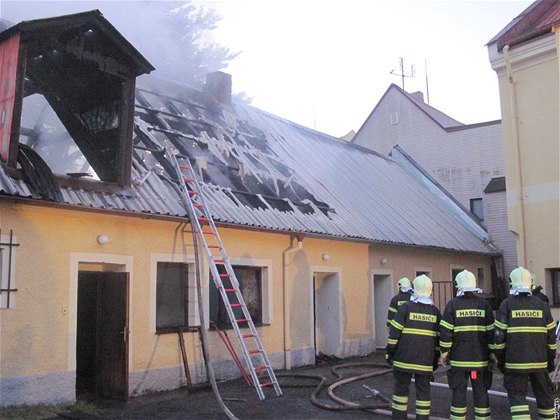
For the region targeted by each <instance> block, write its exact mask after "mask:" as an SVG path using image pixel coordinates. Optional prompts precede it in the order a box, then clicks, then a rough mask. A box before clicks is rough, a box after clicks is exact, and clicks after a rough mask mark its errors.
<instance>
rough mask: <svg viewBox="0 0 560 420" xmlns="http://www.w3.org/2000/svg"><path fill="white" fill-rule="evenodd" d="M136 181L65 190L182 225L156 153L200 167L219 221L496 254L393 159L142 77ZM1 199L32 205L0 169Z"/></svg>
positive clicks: (80, 202) (68, 195) (69, 199)
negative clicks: (114, 187)
mask: <svg viewBox="0 0 560 420" xmlns="http://www.w3.org/2000/svg"><path fill="white" fill-rule="evenodd" d="M137 86H138V94H137V117H136V129H135V133H136V136H135V139H134V144H135V152H134V156H133V174H132V179H133V180H135V181H134V182H133V184H132V186H131V188H130V189H129V190H128V191H127V192H126V193H124V192H123V193H118V192H117V193H115V192H103V191H91V190H90V189H87V190H86V189H78V188H73V187H69V186H63V187H61V190H62V195H63V198H64V202H65V203H67V204H70V205H74V206H83V207H91V208H95V209H105V210H122V211H126V212H130V213H136V214H142V213H146V214H153V215H170V216H179V217H183V216H185V215H186V211H185V209H184V208H183V205H182V204H181V201H180V198H179V196H178V194H177V191H176V187H175V186H174V184H173V182H172V181H171V179H170V175H168V174H167V173H166V171H165V170H164V168H163V166H162V164H161V162H158V160H157V157H158V156H157V155H158V152H157V150H158V149H159V150H161V149H162V148H164V147H165V148H175V149H177V150H179V152H180V153H182V154H184V155H189V156H190V157H191V158H192V160H193V161H196V167H197V169H198V170H199V171H200V173H202V174H203V177H204V179H203V192H204V194H205V197H206V198H207V201H208V204H209V206H210V207H211V211H212V214H213V216H214V218H215V219H216V221H217V222H222V223H227V224H234V225H239V226H250V227H256V228H260V229H267V230H277V231H292V232H302V233H308V234H316V235H325V236H331V237H338V238H344V239H355V240H364V241H372V242H386V243H394V244H405V245H412V246H422V247H435V248H444V249H449V250H458V251H466V252H475V253H486V254H495V253H496V250H495V249H494V248H493V247H492V246H490V245H489V244H488V243H487V242H486V241H485V240H484V238H482V237H481V236H480V235H476V234H475V233H474V232H476V230H475V231H473V230H472V226H471V227H470V228H469V226H467V224H466V223H465V221H464V219H463V220H461V219H460V218H458V217H457V216H456V215H454V214H453V213H452V212H449V211H448V209H446V207H445V206H444V205H442V203H441V201H440V200H439V199H438V197H437V196H436V195H434V194H432V193H431V192H430V191H429V189H427V188H426V187H425V186H423V185H422V184H421V183H419V182H417V181H416V180H414V179H413V177H411V176H410V175H409V174H408V173H407V172H406V171H405V170H403V168H402V167H401V166H400V165H399V163H397V162H396V161H395V160H393V159H392V158H389V157H383V156H381V155H378V154H376V153H374V152H371V151H369V150H365V149H363V148H360V147H357V146H354V145H351V144H348V143H347V142H345V141H343V140H340V139H337V138H335V137H331V136H329V135H326V134H323V133H320V132H317V131H315V130H312V129H309V128H306V127H303V126H300V125H297V124H295V123H292V122H290V121H287V120H284V119H282V118H279V117H277V116H274V115H271V114H269V113H266V112H264V111H261V110H259V109H256V108H254V107H252V106H250V105H247V104H244V103H240V102H235V103H234V104H232V105H231V106H225V107H222V106H219V105H217V103H216V102H215V101H213V100H212V98H209V97H208V96H206V95H204V94H203V93H202V92H199V91H195V90H193V89H189V88H186V87H183V86H179V85H175V84H171V83H168V82H163V81H158V80H156V79H154V78H152V77H150V76H143V77H141V78H139V80H138V83H137ZM0 192H1V193H2V194H5V195H19V196H23V197H32V198H38V197H37V196H35V195H34V193H33V192H31V191H30V190H29V188H28V186H27V184H26V183H25V182H24V181H22V180H18V179H14V178H11V177H9V176H7V175H6V174H5V173H4V172H3V171H2V170H0Z"/></svg>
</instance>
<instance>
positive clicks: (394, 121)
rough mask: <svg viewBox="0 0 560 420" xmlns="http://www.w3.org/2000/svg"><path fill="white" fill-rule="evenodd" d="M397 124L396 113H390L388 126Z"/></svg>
mask: <svg viewBox="0 0 560 420" xmlns="http://www.w3.org/2000/svg"><path fill="white" fill-rule="evenodd" d="M398 123H399V113H398V112H391V114H390V115H389V124H391V125H397V124H398Z"/></svg>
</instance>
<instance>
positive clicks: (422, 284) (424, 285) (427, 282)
mask: <svg viewBox="0 0 560 420" xmlns="http://www.w3.org/2000/svg"><path fill="white" fill-rule="evenodd" d="M413 283H414V294H415V295H416V296H419V297H428V298H429V297H430V296H431V295H432V280H431V279H430V278H429V277H428V276H427V275H425V274H422V275H420V276H418V277H416V278H415V279H414V282H413Z"/></svg>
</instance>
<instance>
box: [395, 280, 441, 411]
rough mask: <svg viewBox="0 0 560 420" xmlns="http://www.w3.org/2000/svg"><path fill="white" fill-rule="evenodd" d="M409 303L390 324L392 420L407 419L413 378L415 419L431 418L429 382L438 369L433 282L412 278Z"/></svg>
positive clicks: (437, 315)
mask: <svg viewBox="0 0 560 420" xmlns="http://www.w3.org/2000/svg"><path fill="white" fill-rule="evenodd" d="M413 284H414V290H413V295H412V297H411V299H410V301H408V302H405V303H403V304H402V305H401V306H399V308H398V310H397V313H396V314H395V316H394V317H393V319H392V321H391V328H390V330H389V338H388V339H387V349H386V355H385V357H386V359H387V361H388V363H389V364H390V365H392V366H393V375H394V377H395V387H394V392H393V403H392V414H393V418H395V419H400V418H407V407H408V393H409V388H410V382H411V380H412V376H413V375H414V380H415V388H416V418H417V419H427V418H428V417H429V415H430V401H431V399H430V380H431V378H433V371H434V369H436V368H437V363H438V357H439V351H438V350H437V345H438V325H439V321H440V319H441V314H440V312H439V309H438V308H437V307H436V306H435V305H434V304H433V302H432V298H431V295H432V281H431V280H430V278H429V277H428V276H426V275H424V274H423V275H421V276H418V277H416V278H415V279H414V282H413Z"/></svg>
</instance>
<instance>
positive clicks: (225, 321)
mask: <svg viewBox="0 0 560 420" xmlns="http://www.w3.org/2000/svg"><path fill="white" fill-rule="evenodd" d="M232 268H233V270H234V272H235V276H236V278H237V281H238V283H239V291H240V292H241V295H242V296H243V300H244V302H245V305H246V306H247V309H248V310H249V303H248V302H247V300H248V299H247V297H246V294H247V290H246V288H247V285H246V280H255V283H256V284H257V287H256V289H257V293H258V296H257V299H258V304H257V306H258V309H257V310H258V318H256V317H254V316H253V314H251V319H252V321H253V324H254V325H255V326H261V325H263V316H262V314H263V287H262V283H263V282H262V277H263V270H262V267H258V266H252V265H239V264H232ZM250 271H253V273H254V276H253V275H252V274H251V275H250V277H247V276H245V275H242V274H241V272H246V273H249V272H250ZM218 272H219V273H220V274H225V273H226V270H225V267H224V266H223V265H220V266H219V267H218ZM222 283H223V284H224V287H225V288H226V289H227V288H230V287H231V284H228V279H226V278H224V279H222ZM231 295H232V294H230V296H231ZM231 303H236V302H234V301H231ZM216 305H217V308H216ZM209 306H210V313H209V317H210V327H211V328H212V327H214V326H215V327H218V328H219V329H221V330H226V329H232V328H233V326H232V324H231V322H230V320H229V317H228V315H227V311H226V307H225V304H224V302H223V300H222V298H221V295H220V293H219V291H218V289H217V288H216V287H215V285H214V284H212V285H211V289H210V293H209ZM232 309H233V310H234V311H237V315H239V314H240V313H242V312H241V311H242V309H241V308H232ZM249 312H251V311H249ZM255 318H256V319H255ZM245 326H246V324H240V327H245Z"/></svg>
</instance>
